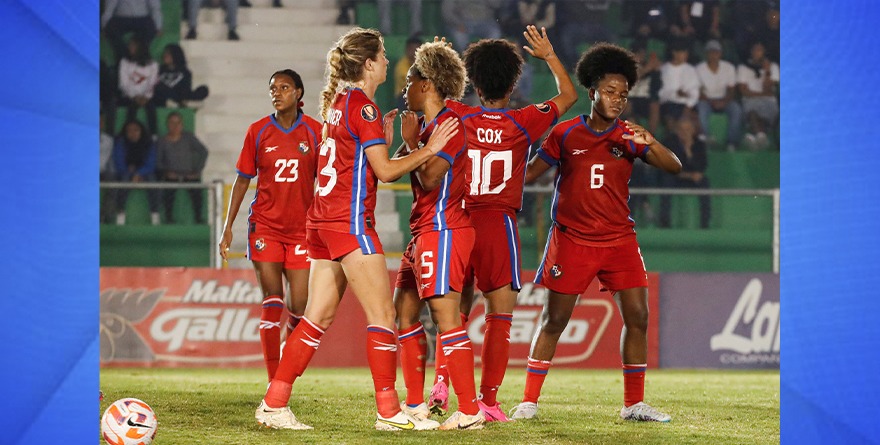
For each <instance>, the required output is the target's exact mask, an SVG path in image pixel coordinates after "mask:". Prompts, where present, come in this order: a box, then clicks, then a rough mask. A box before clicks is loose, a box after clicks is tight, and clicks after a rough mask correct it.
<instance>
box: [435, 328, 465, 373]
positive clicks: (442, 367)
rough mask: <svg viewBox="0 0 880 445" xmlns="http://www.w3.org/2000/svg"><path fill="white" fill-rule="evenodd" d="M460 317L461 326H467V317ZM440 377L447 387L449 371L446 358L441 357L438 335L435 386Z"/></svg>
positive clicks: (438, 336) (441, 345) (441, 347)
mask: <svg viewBox="0 0 880 445" xmlns="http://www.w3.org/2000/svg"><path fill="white" fill-rule="evenodd" d="M459 316H460V317H461V326H462V327H465V326H467V320H468V318H467V315H465V314H461V313H460V314H459ZM440 377H443V381H444V382H445V383H446V386H447V387H448V386H449V370H448V369H446V356H445V355H443V344H442V343H441V342H440V335H439V333H438V335H437V346H436V348H435V349H434V384H435V385H436V384H437V382H438V381H440Z"/></svg>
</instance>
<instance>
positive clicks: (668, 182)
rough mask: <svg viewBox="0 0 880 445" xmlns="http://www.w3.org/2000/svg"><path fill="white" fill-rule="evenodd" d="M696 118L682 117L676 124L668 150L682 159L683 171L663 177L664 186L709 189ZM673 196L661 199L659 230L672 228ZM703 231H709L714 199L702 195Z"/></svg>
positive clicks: (704, 150) (703, 148)
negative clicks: (712, 200)
mask: <svg viewBox="0 0 880 445" xmlns="http://www.w3.org/2000/svg"><path fill="white" fill-rule="evenodd" d="M698 135H699V134H698V132H697V128H696V124H695V123H694V120H693V119H690V118H687V117H683V118H681V119H679V120H678V122H676V123H675V126H674V128H673V132H672V135H670V137H669V138H667V139H668V140H669V149H670V150H672V152H673V153H675V155H676V156H678V159H679V160H681V172H679V173H678V174H677V175H675V176H672V175H663V176H662V180H661V181H662V184H663V185H664V186H666V187H675V188H682V187H686V188H709V178H707V177H706V166H707V165H708V160H707V156H706V144H705V143H704V142H703V141H701V140H700V138H699V137H698ZM671 198H672V197H671V196H670V195H661V196H660V224H659V225H660V227H669V225H670V222H671V221H670V219H671V218H670V216H671V215H670V214H671V204H672V199H671ZM699 199H700V228H702V229H708V228H709V218H710V217H711V214H712V207H711V200H710V199H709V196H708V195H700V198H699Z"/></svg>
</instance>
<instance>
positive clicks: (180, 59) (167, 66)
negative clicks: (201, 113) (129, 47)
mask: <svg viewBox="0 0 880 445" xmlns="http://www.w3.org/2000/svg"><path fill="white" fill-rule="evenodd" d="M206 97H208V87H207V86H205V85H201V86H199V87H197V88H196V89H193V88H192V72H191V71H190V70H189V67H187V64H186V56H184V55H183V49H182V48H181V47H180V45H178V44H176V43H169V44H168V45H165V51H163V52H162V65H161V66H159V82H158V83H157V84H156V91H155V93H154V94H153V101H154V102H155V103H156V105H157V106H160V107H164V106H167V103H168V101H169V100H172V101H174V102H175V103H176V104H177V105H178V106H181V107H185V106H186V103H187V102H189V101H191V100H203V99H205V98H206Z"/></svg>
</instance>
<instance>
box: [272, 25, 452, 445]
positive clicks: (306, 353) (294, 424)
mask: <svg viewBox="0 0 880 445" xmlns="http://www.w3.org/2000/svg"><path fill="white" fill-rule="evenodd" d="M387 70H388V59H387V58H386V57H385V47H384V44H383V40H382V35H381V34H380V33H379V32H378V31H375V30H370V29H363V28H354V29H352V30H351V31H349V32H348V33H346V34H345V35H343V36H342V37H341V38H340V39H339V41H337V42H336V44H335V45H334V47H333V48H332V49H331V50H330V51H329V52H328V54H327V79H328V82H327V86H326V87H325V89H324V91H323V92H322V99H323V102H322V105H321V117H322V118H323V119H324V128H323V132H322V133H323V141H322V144H321V146H320V149H319V152H318V167H317V169H318V176H317V186H316V191H315V198H314V201H313V202H312V206H311V207H310V208H309V212H308V220H307V222H306V230H307V233H306V243H307V244H308V252H309V258H310V259H311V270H310V277H309V301H308V304H307V306H306V310H305V315H304V316H303V319H302V321H301V322H300V323H299V324H298V325H297V326H296V328H295V329H294V331H293V333H291V335H290V336H289V337H288V339H287V342H286V344H285V346H284V351H283V354H282V358H281V363H280V364H279V366H278V371H277V372H276V373H275V378H274V379H272V382H271V383H270V384H269V388H268V390H267V391H266V395H265V397H264V399H263V402H262V403H261V404H260V406H259V407H258V408H257V410H256V413H255V416H256V418H257V421H258V422H260V423H262V424H263V425H265V426H267V427H271V428H277V429H310V428H311V427H310V426H308V425H306V424H303V423H302V422H300V421H299V420H297V419H296V417H295V416H294V415H293V413H292V412H291V410H290V408H289V407H288V406H287V404H288V402H289V400H290V394H291V389H292V387H293V382H294V381H295V380H296V378H297V377H299V376H301V375H302V374H303V372H304V371H305V369H306V367H307V366H308V364H309V361H310V360H311V358H312V356H313V355H314V353H315V351H316V350H317V348H318V346H319V345H320V344H321V337H322V336H323V335H324V332H325V331H326V329H327V328H328V327H330V324H331V323H332V322H333V319H334V318H335V316H336V310H337V309H338V307H339V303H340V300H341V299H342V295H343V293H344V292H345V289H346V287H347V286H351V289H352V291H353V292H354V294H355V296H356V298H357V299H358V301H359V302H360V303H361V306H362V307H363V309H364V313H365V314H366V318H367V323H368V326H367V329H366V331H367V335H366V347H367V361H368V362H369V365H370V372H371V373H372V377H373V386H374V389H375V392H376V407H377V410H378V414H377V417H376V422H375V428H376V429H378V430H385V431H398V430H426V429H436V428H437V427H438V426H439V424H438V423H437V422H436V421H433V420H430V419H426V420H422V419H416V418H414V417H412V416H410V415H408V414H406V413H403V412H402V411H401V410H400V401H399V399H398V396H397V391H396V390H395V387H394V385H395V380H396V378H397V331H396V328H395V323H394V320H395V316H396V315H395V311H394V304H393V302H392V298H391V295H390V292H389V289H390V288H391V285H390V283H389V282H388V270H387V267H386V265H385V255H384V253H383V250H382V244H381V243H380V241H379V237H378V236H377V234H376V229H375V221H376V220H375V216H374V209H375V206H376V186H377V180H381V181H382V182H391V181H394V180H396V179H398V178H400V177H401V176H402V175H403V174H405V173H408V172H410V171H412V170H413V169H415V168H417V167H418V166H420V165H421V164H423V163H424V162H425V161H426V160H428V159H429V158H431V157H433V156H434V155H435V154H437V153H438V152H440V151H441V150H442V149H443V147H444V146H446V143H447V142H448V141H449V140H450V139H451V138H453V137H454V136H455V135H456V134H457V133H458V128H457V123H456V122H454V121H451V120H450V121H448V122H444V123H443V124H442V125H439V126H438V127H437V128H436V129H435V130H434V132H433V134H432V135H431V138H429V139H428V141H427V143H426V144H425V146H424V147H423V148H422V149H421V150H416V151H414V152H413V153H411V154H409V155H406V156H403V157H399V158H396V159H389V158H388V145H389V144H390V143H391V141H392V137H393V134H392V132H393V125H392V123H393V119H394V116H396V114H397V113H396V110H394V111H392V112H390V113H388V114H387V115H386V116H385V118H384V119H380V118H381V115H380V114H379V109H378V107H377V106H376V104H375V103H374V102H373V97H374V96H375V94H376V89H377V88H378V86H379V85H380V84H381V83H382V82H384V81H385V78H386V75H387Z"/></svg>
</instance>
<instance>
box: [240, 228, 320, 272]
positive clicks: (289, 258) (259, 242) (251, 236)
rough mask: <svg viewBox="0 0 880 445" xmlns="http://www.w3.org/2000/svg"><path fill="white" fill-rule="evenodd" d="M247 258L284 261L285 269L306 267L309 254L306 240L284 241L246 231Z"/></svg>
mask: <svg viewBox="0 0 880 445" xmlns="http://www.w3.org/2000/svg"><path fill="white" fill-rule="evenodd" d="M247 258H248V259H249V260H251V261H259V262H266V263H284V266H283V267H284V268H285V269H293V270H299V269H308V268H309V255H308V251H307V250H306V240H305V239H304V238H303V239H301V240H296V242H295V243H285V242H282V241H277V240H274V239H269V238H266V237H264V236H262V235H261V234H260V233H259V232H254V233H248V247H247Z"/></svg>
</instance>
